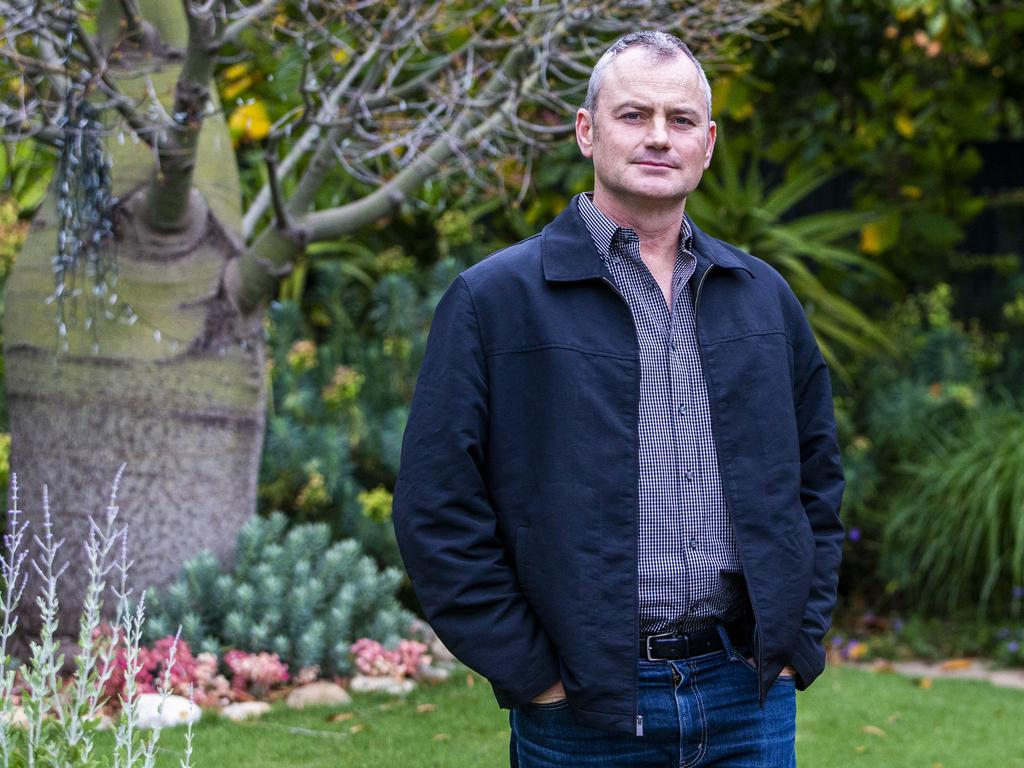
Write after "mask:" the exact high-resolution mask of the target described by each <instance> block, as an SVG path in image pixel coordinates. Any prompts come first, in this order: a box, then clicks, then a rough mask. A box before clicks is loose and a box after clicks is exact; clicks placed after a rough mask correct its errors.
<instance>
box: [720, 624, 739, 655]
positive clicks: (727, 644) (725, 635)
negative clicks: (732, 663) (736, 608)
mask: <svg viewBox="0 0 1024 768" xmlns="http://www.w3.org/2000/svg"><path fill="white" fill-rule="evenodd" d="M715 629H716V630H717V631H718V636H719V637H720V638H721V639H722V648H723V649H724V650H725V655H726V656H728V657H729V658H730V659H731V658H733V657H734V656H735V655H736V652H735V651H734V650H733V648H732V640H731V639H730V637H729V631H728V630H727V629H726V628H725V624H723V623H722V622H720V621H719V622H715Z"/></svg>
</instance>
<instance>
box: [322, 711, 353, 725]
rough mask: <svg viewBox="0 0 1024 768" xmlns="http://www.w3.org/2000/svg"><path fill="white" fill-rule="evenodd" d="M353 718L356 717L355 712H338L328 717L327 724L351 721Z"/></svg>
mask: <svg viewBox="0 0 1024 768" xmlns="http://www.w3.org/2000/svg"><path fill="white" fill-rule="evenodd" d="M355 716H356V713H355V712H339V713H338V714H336V715H331V716H330V717H328V718H327V722H329V723H343V722H345V721H346V720H351V719H352V718H354V717H355Z"/></svg>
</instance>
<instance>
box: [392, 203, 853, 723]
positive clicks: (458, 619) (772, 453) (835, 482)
mask: <svg viewBox="0 0 1024 768" xmlns="http://www.w3.org/2000/svg"><path fill="white" fill-rule="evenodd" d="M693 233H694V251H695V253H696V256H697V268H696V271H695V274H694V275H693V278H692V287H693V296H694V301H695V304H696V318H697V338H698V342H699V347H700V352H701V358H702V361H703V366H704V375H705V377H706V379H707V385H708V395H709V398H710V403H711V413H712V421H713V424H714V431H715V444H716V448H717V451H718V460H719V466H720V472H721V478H722V485H723V488H724V491H725V498H726V503H727V504H728V507H729V510H730V513H731V515H732V520H733V525H734V527H735V532H736V543H737V548H738V551H739V555H740V560H741V562H742V566H743V572H742V573H737V574H735V575H734V577H735V578H737V579H742V580H743V581H744V582H745V586H746V593H747V595H748V597H749V601H750V607H751V609H752V610H751V618H752V620H753V621H752V625H753V626H752V633H751V635H752V636H751V640H752V642H753V647H754V649H755V650H754V654H755V661H756V662H757V667H758V669H759V677H760V688H761V696H762V699H763V697H764V695H765V693H766V691H767V690H768V688H769V687H770V686H771V684H772V683H773V681H774V680H775V678H776V677H777V676H778V673H779V672H780V670H781V669H782V667H783V666H784V665H786V664H791V665H792V666H793V667H794V668H795V669H796V671H797V682H798V685H799V686H800V687H806V686H807V685H809V684H810V683H811V682H812V681H813V680H814V678H816V677H817V676H818V675H819V674H820V673H821V671H822V669H823V667H824V663H825V654H824V649H823V647H822V644H821V641H822V638H823V636H824V634H825V632H826V630H827V629H828V626H829V622H830V617H831V613H832V608H833V605H834V602H835V597H836V582H837V569H838V566H839V560H840V555H841V549H842V540H843V529H842V525H841V524H840V522H839V506H840V500H841V498H842V492H843V475H842V470H841V468H840V465H839V450H838V446H837V443H836V434H835V422H834V417H833V412H832V392H831V386H830V383H829V377H828V372H827V370H826V367H825V363H824V361H823V359H822V357H821V354H820V352H819V350H818V347H817V345H816V343H815V341H814V337H813V335H812V334H811V330H810V327H809V326H808V324H807V320H806V318H805V317H804V313H803V310H802V308H801V306H800V304H799V302H798V301H797V299H796V297H795V296H794V295H793V293H792V292H791V291H790V289H789V287H788V286H787V285H786V283H785V281H784V280H783V279H782V278H781V277H780V276H779V274H778V273H777V272H775V271H774V270H773V269H772V268H771V267H769V266H768V265H767V264H765V263H764V262H762V261H760V260H758V259H755V258H753V257H751V256H749V255H747V254H745V253H743V252H742V251H739V250H737V249H735V248H733V247H731V246H729V245H727V244H724V243H722V242H720V241H718V240H715V239H713V238H711V237H709V236H707V235H706V234H704V233H703V232H701V231H700V230H699V229H698V228H697V227H696V226H694V227H693ZM639 375H640V363H639V359H638V351H637V340H636V334H635V330H634V327H633V320H632V316H631V314H630V310H629V308H628V306H627V305H626V302H625V300H624V299H623V298H622V297H621V296H620V295H619V294H618V292H617V291H616V289H615V288H614V286H613V284H612V281H611V276H610V275H609V273H608V272H607V270H606V269H605V267H604V265H603V263H602V261H601V258H600V256H599V254H598V253H597V250H596V249H595V247H594V243H593V240H592V239H591V237H590V234H589V232H588V231H587V229H586V226H585V224H584V222H583V220H582V219H581V218H580V215H579V213H578V211H577V208H576V205H575V204H573V205H571V206H570V207H569V208H567V209H566V211H564V212H563V213H562V214H561V215H560V216H559V217H558V218H556V219H555V220H554V221H553V222H551V224H549V225H548V226H547V227H545V228H544V230H543V231H542V232H541V233H540V234H539V235H537V236H535V237H532V238H530V239H528V240H525V241H523V242H521V243H518V244H516V245H514V246H511V247H510V248H506V249H505V250H502V251H499V252H498V253H495V254H493V255H492V256H490V257H488V258H487V259H485V260H483V261H482V262H480V263H479V264H476V265H475V266H473V267H471V268H470V269H468V270H466V271H465V272H464V273H463V274H462V275H460V276H459V277H458V278H457V279H456V280H455V282H454V283H453V284H452V285H451V287H450V288H449V289H448V291H447V292H446V293H445V295H444V297H443V298H442V299H441V302H440V303H439V305H438V307H437V310H436V313H435V315H434V320H433V325H432V328H431V331H430V336H429V339H428V342H427V350H426V356H425V358H424V361H423V367H422V369H421V371H420V376H419V380H418V382H417V385H416V391H415V396H414V398H413V403H412V411H411V413H410V416H409V422H408V426H407V428H406V433H405V439H404V443H403V448H402V461H401V469H400V471H399V477H398V483H397V486H396V488H395V496H394V524H395V531H396V533H397V537H398V543H399V546H400V549H401V552H402V557H403V559H404V561H405V564H406V567H407V569H408V572H409V575H410V578H411V579H412V583H413V586H414V588H415V590H416V594H417V596H418V597H419V599H420V602H421V604H422V606H423V609H424V611H425V613H426V616H427V618H428V620H429V621H430V623H431V624H432V625H433V627H434V628H435V630H436V631H437V633H438V635H439V636H440V637H441V639H442V640H443V641H444V643H445V644H446V645H447V646H448V647H449V648H450V649H451V650H452V652H453V653H455V655H456V656H458V657H459V658H460V659H461V660H462V661H464V662H465V663H466V664H468V665H469V666H470V667H472V668H473V669H476V670H477V671H479V672H480V674H482V675H484V676H485V677H486V678H488V679H489V680H490V681H491V684H492V685H493V687H494V692H495V695H496V697H497V699H498V702H499V703H500V704H501V705H502V706H505V707H507V706H511V705H514V704H518V703H523V702H526V701H528V700H530V699H531V698H533V697H534V696H536V695H537V694H538V693H540V692H541V691H543V690H544V689H546V688H547V687H548V686H550V685H552V684H553V683H555V682H556V681H558V680H559V679H561V680H562V682H563V683H564V685H565V689H566V692H567V694H568V697H569V703H570V706H571V707H572V709H573V711H574V713H575V715H576V718H577V720H579V721H580V722H581V723H584V724H586V725H591V726H594V727H600V728H606V729H610V730H615V731H622V732H629V733H632V732H634V729H635V718H636V714H637V664H638V661H637V660H638V657H639V652H638V643H639V632H638V609H637V600H638V589H637V536H638V534H637V516H638V509H639V506H638V498H637V494H638V471H639V470H638V433H637V408H638V397H639V394H638V393H639Z"/></svg>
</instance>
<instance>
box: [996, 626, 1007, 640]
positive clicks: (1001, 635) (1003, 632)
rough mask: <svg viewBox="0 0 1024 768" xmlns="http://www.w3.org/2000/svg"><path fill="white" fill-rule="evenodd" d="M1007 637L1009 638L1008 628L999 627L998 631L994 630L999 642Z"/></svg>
mask: <svg viewBox="0 0 1024 768" xmlns="http://www.w3.org/2000/svg"><path fill="white" fill-rule="evenodd" d="M1009 636H1010V628H1009V627H1000V628H999V629H997V630H996V637H998V638H999V639H1000V640H1005V639H1006V638H1008V637H1009Z"/></svg>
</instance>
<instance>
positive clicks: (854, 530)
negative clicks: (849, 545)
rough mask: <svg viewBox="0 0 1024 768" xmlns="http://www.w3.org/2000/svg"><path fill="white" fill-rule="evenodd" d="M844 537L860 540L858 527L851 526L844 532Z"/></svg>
mask: <svg viewBox="0 0 1024 768" xmlns="http://www.w3.org/2000/svg"><path fill="white" fill-rule="evenodd" d="M846 538H848V539H849V540H850V541H860V528H851V529H850V530H849V531H848V532H847V533H846Z"/></svg>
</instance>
